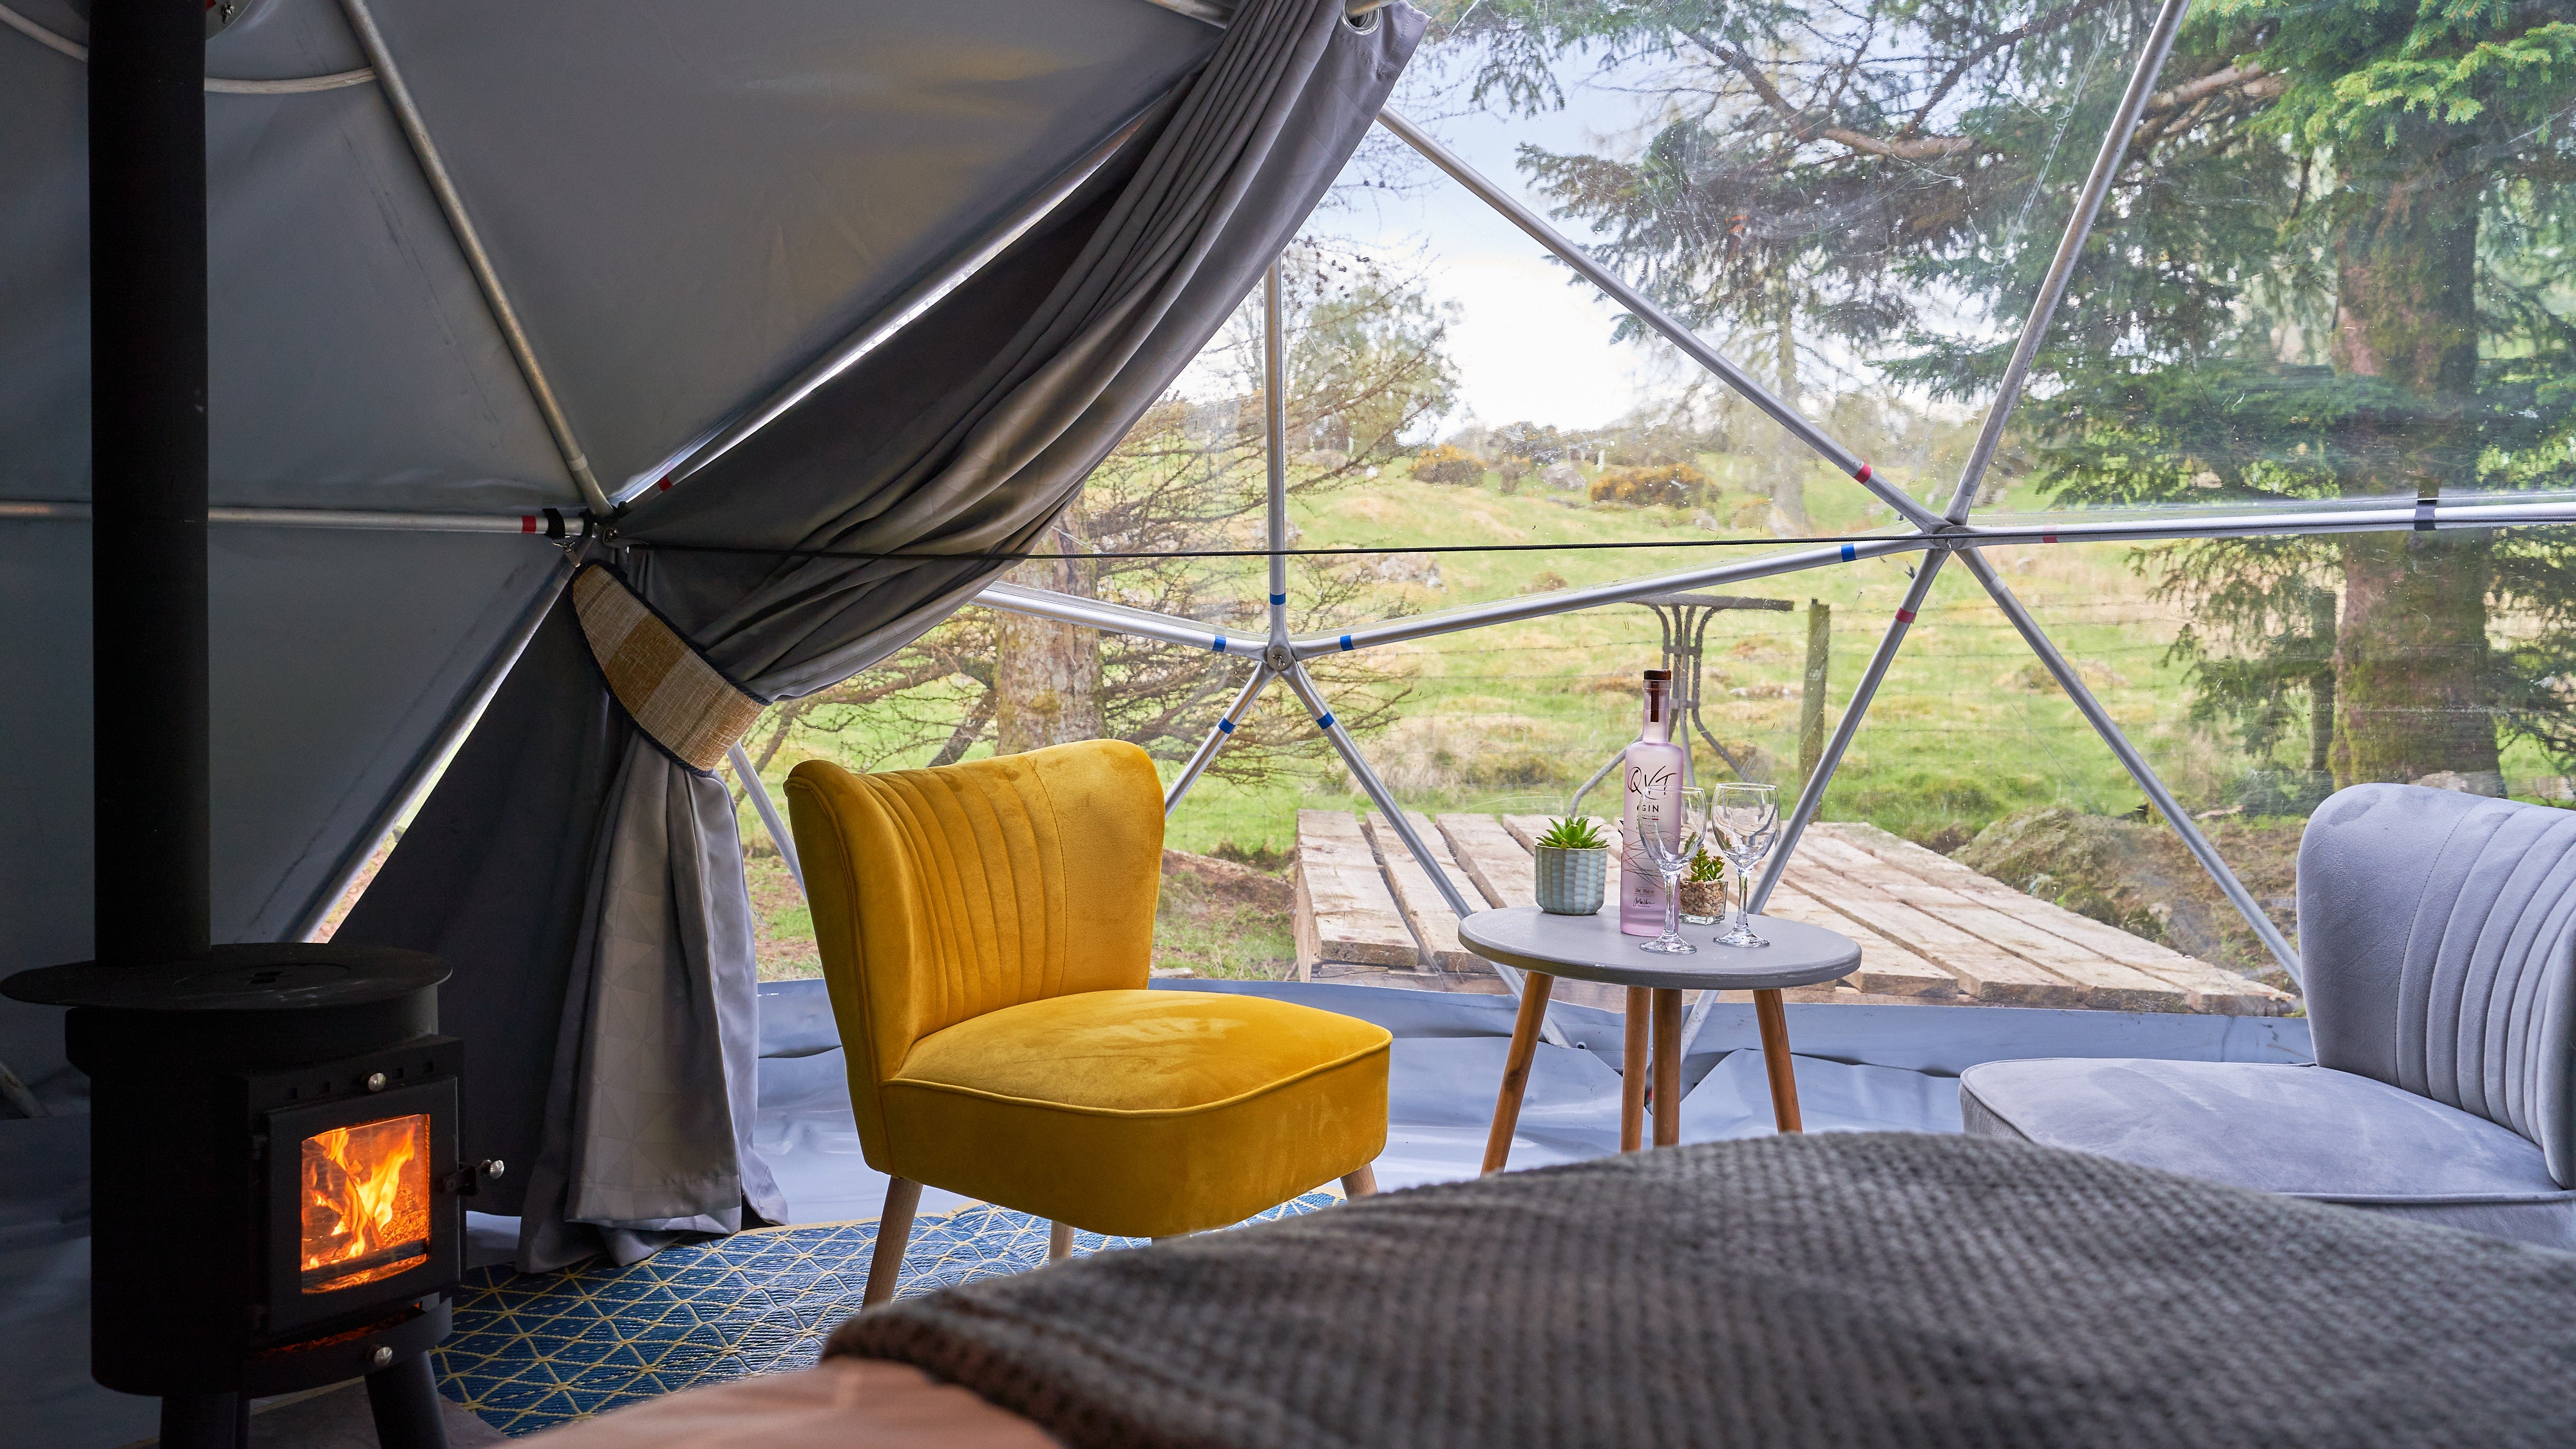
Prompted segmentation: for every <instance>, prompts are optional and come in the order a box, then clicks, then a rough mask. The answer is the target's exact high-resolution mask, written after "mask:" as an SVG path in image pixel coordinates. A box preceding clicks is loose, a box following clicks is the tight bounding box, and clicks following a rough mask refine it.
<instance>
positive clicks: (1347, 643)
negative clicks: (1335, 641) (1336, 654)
mask: <svg viewBox="0 0 2576 1449" xmlns="http://www.w3.org/2000/svg"><path fill="white" fill-rule="evenodd" d="M1342 652H1343V653H1345V654H1348V653H1350V652H1351V636H1350V635H1348V634H1345V635H1343V636H1342Z"/></svg>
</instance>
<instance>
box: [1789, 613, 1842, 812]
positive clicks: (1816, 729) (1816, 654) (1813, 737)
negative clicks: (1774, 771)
mask: <svg viewBox="0 0 2576 1449" xmlns="http://www.w3.org/2000/svg"><path fill="white" fill-rule="evenodd" d="M1833 644H1834V611H1833V609H1832V608H1831V606H1829V605H1827V604H1826V603H1825V602H1824V600H1822V599H1809V600H1808V601H1807V678H1806V683H1805V684H1804V685H1803V686H1802V687H1801V689H1800V691H1799V694H1798V784H1799V785H1800V786H1801V787H1802V788H1803V787H1804V786H1805V785H1806V783H1807V781H1809V780H1811V779H1813V778H1815V774H1816V762H1817V761H1818V760H1821V759H1823V758H1824V754H1825V670H1826V666H1827V664H1828V663H1829V662H1830V659H1831V656H1832V654H1833Z"/></svg>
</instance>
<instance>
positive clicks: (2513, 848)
mask: <svg viewBox="0 0 2576 1449" xmlns="http://www.w3.org/2000/svg"><path fill="white" fill-rule="evenodd" d="M2299 926H2300V937H2301V939H2300V956H2301V959H2302V972H2301V974H2302V976H2303V978H2304V980H2303V983H2302V984H2303V985H2304V987H2305V989H2306V992H2307V999H2308V1014H2309V1017H2310V1020H2311V1024H2312V1026H2313V1027H2314V1035H2315V1041H2316V1065H2314V1066H2292V1065H2286V1064H2285V1065H2266V1064H2258V1063H2242V1062H2166V1061H2145V1060H2135V1059H2061V1060H2050V1061H2019V1062H1990V1063H1987V1064H1985V1065H1983V1066H1977V1067H1972V1068H1970V1069H1969V1070H1968V1071H1967V1072H1966V1073H1965V1074H1964V1075H1963V1076H1962V1077H1961V1078H1960V1079H1959V1106H1960V1111H1961V1114H1962V1116H1963V1117H1964V1118H1965V1119H1966V1125H1967V1130H1968V1131H1970V1132H1972V1133H1980V1134H1984V1135H1987V1136H1998V1137H2023V1138H2028V1139H2029V1140H2031V1141H2034V1142H2042V1143H2048V1144H2051V1145H2053V1146H2058V1147H2068V1148H2073V1149H2076V1150H2078V1151H2082V1152H2093V1153H2099V1154H2101V1155H2103V1156H2106V1157H2116V1158H2120V1159H2122V1160H2124V1161H2128V1162H2136V1163H2142V1164H2145V1165H2148V1166H2152V1167H2162V1168H2166V1169H2169V1170H2171V1171H2174V1172H2181V1173H2187V1174H2189V1175H2191V1176H2194V1177H2202V1178H2211V1179H2215V1180H2218V1181H2221V1182H2230V1183H2235V1184H2238V1185H2240V1186H2243V1187H2252V1188H2260V1189H2263V1190H2265V1191H2269V1192H2278V1193H2286V1194H2290V1195H2292V1196H2297V1197H2306V1198H2316V1199H2319V1200H2322V1201H2326V1202H2338V1203H2349V1204H2351V1205H2353V1206H2356V1207H2364V1208H2371V1209H2375V1210H2378V1211H2382V1212H2392V1213H2401V1214H2404V1215H2406V1216H2408V1217H2410V1218H2414V1219H2416V1220H2418V1221H2423V1222H2433V1223H2440V1224H2445V1225H2448V1226H2451V1227H2458V1228H2466V1229H2469V1230H2471V1231H2474V1232H2481V1233H2488V1234H2492V1235H2494V1236H2497V1237H2504V1238H2514V1239H2518V1240H2520V1241H2523V1242H2530V1243H2540V1244H2545V1245H2547V1246H2550V1247H2557V1248H2567V1249H2576V1191H2570V1190H2569V1189H2570V1186H2571V1184H2576V1101H2572V1100H2571V1090H2576V1061H2571V1052H2576V1043H2571V1039H2570V1026H2571V1020H2570V1017H2571V1006H2572V1003H2571V995H2572V994H2576V959H2571V957H2572V956H2576V811H2566V810H2553V809H2549V808H2547V807H2544V806H2538V805H2519V804H2515V803H2513V802H2512V801H2509V800H2489V799H2484V798H2481V797H2479V796H2474V795H2462V794H2456V793H2453V792H2450V791H2444V790H2428V789H2421V788H2418V787H2416V786H2412V785H2360V786H2355V787H2354V788H2352V789H2349V790H2344V791H2341V792H2338V793H2337V794H2336V795H2335V796H2333V798H2331V799H2329V800H2327V801H2326V803H2325V804H2324V805H2322V806H2320V807H2318V810H2317V813H2316V815H2315V817H2314V818H2312V819H2311V820H2310V821H2309V822H2308V829H2307V834H2306V835H2305V837H2304V838H2303V839H2302V840H2301V841H2300V844H2299Z"/></svg>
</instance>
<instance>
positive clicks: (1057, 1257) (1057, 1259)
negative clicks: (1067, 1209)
mask: <svg viewBox="0 0 2576 1449" xmlns="http://www.w3.org/2000/svg"><path fill="white" fill-rule="evenodd" d="M1072 1256H1073V1224H1071V1223H1049V1224H1047V1261H1048V1262H1050V1263H1061V1262H1063V1261H1064V1260H1065V1259H1067V1258H1070V1257H1072Z"/></svg>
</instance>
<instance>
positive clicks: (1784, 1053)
mask: <svg viewBox="0 0 2576 1449" xmlns="http://www.w3.org/2000/svg"><path fill="white" fill-rule="evenodd" d="M1753 1017H1754V1020H1756V1021H1758V1022H1760V1023H1761V1024H1762V1065H1763V1067H1764V1068H1765V1069H1766V1070H1767V1071H1769V1072H1770V1074H1771V1120H1772V1121H1774V1122H1776V1123H1778V1124H1779V1127H1780V1130H1781V1131H1783V1132H1803V1131H1805V1130H1806V1129H1805V1128H1804V1127H1801V1126H1800V1125H1799V1124H1798V1074H1797V1072H1796V1070H1795V1069H1794V1068H1793V1067H1792V1065H1791V1064H1790V1061H1789V1013H1788V1010H1787V1009H1786V1008H1785V1007H1783V1006H1781V1004H1780V993H1779V992H1777V991H1757V992H1754V993H1753Z"/></svg>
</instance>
